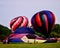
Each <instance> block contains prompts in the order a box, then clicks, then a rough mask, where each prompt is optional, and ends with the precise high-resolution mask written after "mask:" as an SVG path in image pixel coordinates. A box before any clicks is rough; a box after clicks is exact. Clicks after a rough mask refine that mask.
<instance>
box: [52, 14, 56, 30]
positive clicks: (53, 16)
mask: <svg viewBox="0 0 60 48" xmlns="http://www.w3.org/2000/svg"><path fill="white" fill-rule="evenodd" d="M52 18H53V24H52V30H53V28H54V24H55V20H56V17H55V15H54V14H53V13H52Z"/></svg>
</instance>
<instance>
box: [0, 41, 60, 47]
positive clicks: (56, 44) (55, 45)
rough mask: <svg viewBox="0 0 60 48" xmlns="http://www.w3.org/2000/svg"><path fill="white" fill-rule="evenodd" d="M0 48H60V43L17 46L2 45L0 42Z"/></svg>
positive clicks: (18, 44)
mask: <svg viewBox="0 0 60 48" xmlns="http://www.w3.org/2000/svg"><path fill="white" fill-rule="evenodd" d="M0 48H60V43H39V44H28V43H17V44H2V43H1V42H0Z"/></svg>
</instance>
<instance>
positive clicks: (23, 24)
mask: <svg viewBox="0 0 60 48" xmlns="http://www.w3.org/2000/svg"><path fill="white" fill-rule="evenodd" d="M27 24H28V19H27V18H26V17H25V16H23V22H22V24H21V27H22V26H26V25H27Z"/></svg>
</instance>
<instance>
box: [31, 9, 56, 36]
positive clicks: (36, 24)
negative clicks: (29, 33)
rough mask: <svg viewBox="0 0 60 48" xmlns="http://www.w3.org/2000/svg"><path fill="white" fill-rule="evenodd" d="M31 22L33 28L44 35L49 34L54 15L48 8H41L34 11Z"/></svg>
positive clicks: (53, 22) (52, 25)
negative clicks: (36, 11) (38, 10)
mask: <svg viewBox="0 0 60 48" xmlns="http://www.w3.org/2000/svg"><path fill="white" fill-rule="evenodd" d="M31 23H32V26H33V28H34V29H35V30H36V31H37V32H40V33H42V34H43V35H45V36H46V37H48V36H49V34H50V32H51V31H52V30H53V28H54V24H55V15H54V14H53V13H52V12H51V11H48V10H43V11H40V12H38V13H36V14H35V15H34V16H33V17H32V19H31Z"/></svg>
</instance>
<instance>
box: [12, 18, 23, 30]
mask: <svg viewBox="0 0 60 48" xmlns="http://www.w3.org/2000/svg"><path fill="white" fill-rule="evenodd" d="M21 22H22V17H19V18H18V19H17V21H16V22H15V23H14V24H13V26H12V30H13V31H14V30H15V29H16V28H17V27H18V26H19V25H20V24H21Z"/></svg>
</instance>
